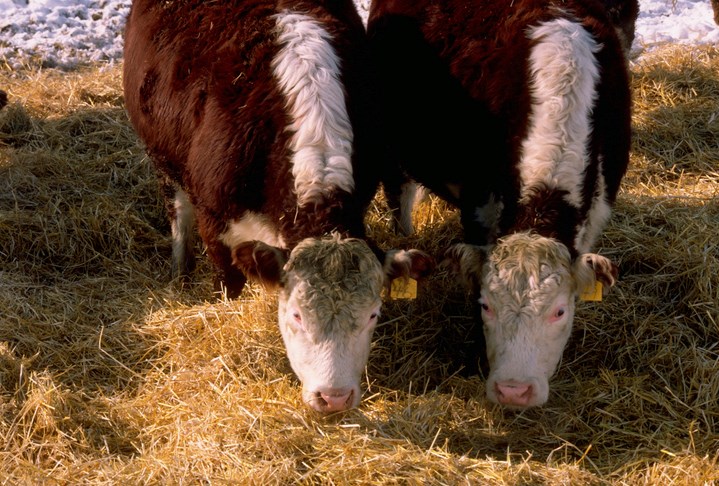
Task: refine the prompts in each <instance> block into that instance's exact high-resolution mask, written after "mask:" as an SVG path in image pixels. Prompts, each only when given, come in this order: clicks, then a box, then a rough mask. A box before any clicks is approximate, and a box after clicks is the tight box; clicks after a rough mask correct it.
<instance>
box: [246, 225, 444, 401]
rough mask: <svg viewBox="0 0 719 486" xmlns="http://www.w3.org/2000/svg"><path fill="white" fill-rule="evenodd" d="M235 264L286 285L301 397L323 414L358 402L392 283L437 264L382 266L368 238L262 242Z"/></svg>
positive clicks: (412, 261) (387, 259) (286, 315)
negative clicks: (288, 247)
mask: <svg viewBox="0 0 719 486" xmlns="http://www.w3.org/2000/svg"><path fill="white" fill-rule="evenodd" d="M233 256H234V262H235V265H237V266H238V267H240V268H241V269H242V270H243V272H244V273H245V274H246V275H249V276H250V277H254V278H255V279H258V280H260V281H261V282H263V283H264V284H265V285H278V286H279V305H278V307H279V311H278V314H279V325H280V331H281V333H282V338H283V339H284V342H285V346H286V349H287V356H288V357H289V360H290V365H291V366H292V369H293V370H294V371H295V373H296V375H297V377H298V378H299V379H300V381H301V382H302V388H303V389H302V398H303V399H304V401H305V402H306V403H307V404H308V405H309V406H310V407H312V408H313V409H315V410H317V411H319V412H325V413H328V412H335V411H341V410H347V409H350V408H352V407H355V406H357V405H358V404H359V402H360V398H361V390H360V380H361V378H362V372H363V371H364V368H365V365H366V364H367V358H368V356H369V351H370V342H371V339H372V334H373V331H374V328H375V326H376V325H377V321H378V319H379V316H380V307H381V304H382V301H381V293H382V289H383V287H384V286H385V284H386V283H387V282H388V280H389V279H392V278H397V277H400V276H411V277H413V278H420V277H422V276H424V275H426V274H427V273H428V272H429V271H431V269H432V266H433V264H432V259H431V257H430V256H429V255H427V254H425V253H424V252H421V251H418V250H408V251H399V250H393V251H390V252H387V253H386V254H385V255H384V262H380V260H379V259H378V257H377V253H375V252H374V251H373V250H371V249H370V247H369V245H368V244H367V243H366V242H365V241H364V240H361V239H356V238H340V237H339V236H337V235H334V236H331V237H327V238H308V239H305V240H303V241H301V242H300V243H299V244H298V245H297V246H296V247H295V248H294V249H292V251H291V252H287V251H285V250H280V249H278V248H275V247H272V246H269V245H267V244H265V243H262V242H259V241H251V242H246V243H243V244H241V245H239V246H238V247H237V248H235V249H234V251H233Z"/></svg>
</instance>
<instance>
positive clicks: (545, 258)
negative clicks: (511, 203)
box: [479, 242, 576, 408]
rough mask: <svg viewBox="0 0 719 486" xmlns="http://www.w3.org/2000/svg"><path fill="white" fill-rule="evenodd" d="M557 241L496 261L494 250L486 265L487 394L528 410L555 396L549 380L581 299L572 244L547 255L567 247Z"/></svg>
mask: <svg viewBox="0 0 719 486" xmlns="http://www.w3.org/2000/svg"><path fill="white" fill-rule="evenodd" d="M555 245H556V246H557V247H556V248H550V247H547V248H541V249H540V248H524V249H521V250H520V251H518V252H517V253H516V254H514V255H511V254H502V255H501V258H496V259H493V258H492V257H494V256H495V255H496V253H493V255H492V256H490V262H488V265H486V266H485V274H484V276H483V279H482V282H483V285H482V291H481V297H480V299H479V305H480V307H481V312H482V321H483V323H484V334H485V339H486V345H487V358H488V360H489V366H490V373H489V377H488V379H487V385H486V387H487V397H488V398H489V399H490V400H492V401H493V402H495V403H499V404H502V405H506V406H509V407H519V408H525V407H531V406H535V405H541V404H543V403H545V402H546V401H547V398H548V396H549V378H550V377H551V376H552V375H553V374H554V372H555V371H556V369H557V365H558V363H559V360H560V358H561V356H562V353H563V351H564V347H565V346H566V344H567V341H568V339H569V335H570V333H571V330H572V322H573V320H574V308H575V299H576V289H575V282H574V278H573V275H572V273H571V260H570V258H569V252H567V251H566V248H565V249H564V250H565V251H564V252H561V251H558V252H555V254H554V255H551V256H550V255H549V254H547V253H544V254H542V252H543V251H544V250H550V251H553V250H560V249H562V248H563V245H560V244H557V243H555V242H552V246H555ZM495 250H499V251H498V253H503V250H505V249H504V248H501V247H499V248H495ZM509 250H510V252H511V251H513V250H515V249H514V248H510V249H509ZM527 251H529V252H532V253H534V254H532V255H527V254H526V252H527ZM563 253H564V254H563ZM497 256H499V255H497ZM531 260H534V261H531Z"/></svg>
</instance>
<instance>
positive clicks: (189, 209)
mask: <svg viewBox="0 0 719 486" xmlns="http://www.w3.org/2000/svg"><path fill="white" fill-rule="evenodd" d="M170 226H171V230H172V258H173V260H174V261H175V265H176V266H178V265H182V262H184V261H186V259H187V257H188V252H189V251H192V250H191V248H192V241H193V236H194V230H195V208H194V206H193V205H192V203H191V202H190V198H189V197H188V195H187V193H186V192H185V191H183V190H182V189H177V191H175V218H174V219H173V220H172V221H171V222H170ZM178 268H180V267H179V266H178Z"/></svg>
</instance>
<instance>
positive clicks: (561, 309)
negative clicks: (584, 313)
mask: <svg viewBox="0 0 719 486" xmlns="http://www.w3.org/2000/svg"><path fill="white" fill-rule="evenodd" d="M566 313H567V309H566V307H564V306H562V307H557V309H556V310H555V311H554V314H553V315H552V319H551V322H556V321H559V320H561V319H562V317H564V315H565V314H566Z"/></svg>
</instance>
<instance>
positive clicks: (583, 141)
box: [368, 0, 631, 408]
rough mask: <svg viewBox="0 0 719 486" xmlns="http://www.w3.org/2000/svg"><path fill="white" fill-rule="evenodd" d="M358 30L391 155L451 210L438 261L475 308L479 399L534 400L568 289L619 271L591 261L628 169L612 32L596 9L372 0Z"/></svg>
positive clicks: (621, 69) (625, 85) (469, 0)
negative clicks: (377, 79)
mask: <svg viewBox="0 0 719 486" xmlns="http://www.w3.org/2000/svg"><path fill="white" fill-rule="evenodd" d="M368 35H369V37H370V43H371V45H372V52H373V54H374V55H375V56H376V61H377V62H378V65H379V70H380V72H381V79H382V82H383V88H384V93H383V100H384V101H383V102H384V105H385V109H386V116H387V118H388V121H389V124H388V125H389V126H390V127H391V132H390V134H391V137H392V142H393V146H394V150H395V153H394V157H395V159H396V160H397V162H398V163H399V164H400V165H401V167H402V169H403V170H404V171H405V172H406V175H407V176H408V177H409V178H411V180H412V181H416V182H419V183H421V184H422V185H424V186H426V187H427V188H428V189H429V190H431V191H432V192H434V193H435V194H437V195H439V196H440V197H442V198H444V199H446V200H447V201H449V202H451V203H453V204H454V205H456V206H457V207H458V208H459V210H460V219H461V221H462V226H463V228H464V242H463V243H459V244H457V245H455V246H453V247H452V248H451V249H450V250H449V251H448V253H447V257H448V260H449V261H450V262H451V263H452V264H453V266H454V267H455V268H456V269H457V270H458V271H459V272H460V274H461V275H462V276H463V277H464V280H465V281H466V282H467V284H468V285H469V287H470V288H471V290H472V291H473V292H474V296H475V298H476V299H477V300H478V304H479V306H480V307H481V316H482V321H483V323H484V328H483V329H484V336H483V338H485V339H486V356H485V355H484V351H485V350H484V349H479V350H478V351H479V355H480V361H482V364H483V368H486V367H488V368H489V370H490V373H489V376H488V380H487V387H486V389H487V396H488V398H489V399H490V400H492V401H494V402H497V403H500V404H504V405H507V406H509V407H515V408H525V407H531V406H536V405H541V404H543V403H545V402H546V400H547V398H548V394H549V384H548V380H549V378H550V377H551V376H552V375H553V374H554V372H555V371H556V368H557V365H558V363H559V360H560V358H561V356H562V353H563V350H564V347H565V346H566V343H567V341H568V338H569V336H570V332H571V329H572V322H573V318H574V311H575V301H576V300H577V297H578V295H579V294H580V292H581V291H582V290H583V289H584V288H586V287H591V286H592V285H593V284H594V283H595V282H597V281H598V282H601V283H603V284H604V290H605V291H606V290H607V289H608V288H609V287H611V286H612V285H613V284H614V283H615V279H616V277H617V267H616V265H615V264H614V263H613V262H611V261H610V260H609V259H607V258H605V257H603V256H600V255H598V254H596V253H591V250H592V247H593V246H594V244H595V242H596V240H597V238H598V236H599V235H600V232H601V231H602V229H603V227H604V226H605V224H606V223H607V220H608V219H609V217H610V213H611V207H612V204H613V203H614V201H615V197H616V195H617V191H618V189H619V185H620V181H621V179H622V177H623V175H624V173H625V171H626V168H627V164H628V160H629V148H630V108H631V106H630V105H631V98H630V90H629V82H628V72H627V68H626V64H625V57H624V53H623V49H622V43H621V42H620V39H619V38H618V37H617V31H616V29H615V26H614V25H613V23H612V21H611V20H610V18H609V16H608V13H607V10H606V9H605V8H604V6H603V5H602V3H601V2H598V1H594V0H514V1H506V0H447V1H444V2H435V1H431V0H374V1H373V3H372V6H371V9H370V15H369V21H368ZM385 184H386V187H385V189H386V192H388V194H389V196H388V200H389V201H392V202H395V203H396V202H397V200H400V202H402V201H401V198H400V197H399V195H400V194H401V193H402V190H403V189H407V188H408V187H410V186H411V185H412V184H411V182H407V181H406V180H405V181H404V183H402V184H400V183H398V181H397V180H387V181H385ZM399 206H400V207H401V208H404V209H405V210H406V209H407V207H408V206H406V205H405V206H402V205H401V204H399ZM400 220H402V221H405V223H406V218H404V219H403V218H400ZM484 347H485V346H484V345H481V346H480V348H484ZM485 360H488V362H487V361H485Z"/></svg>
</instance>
